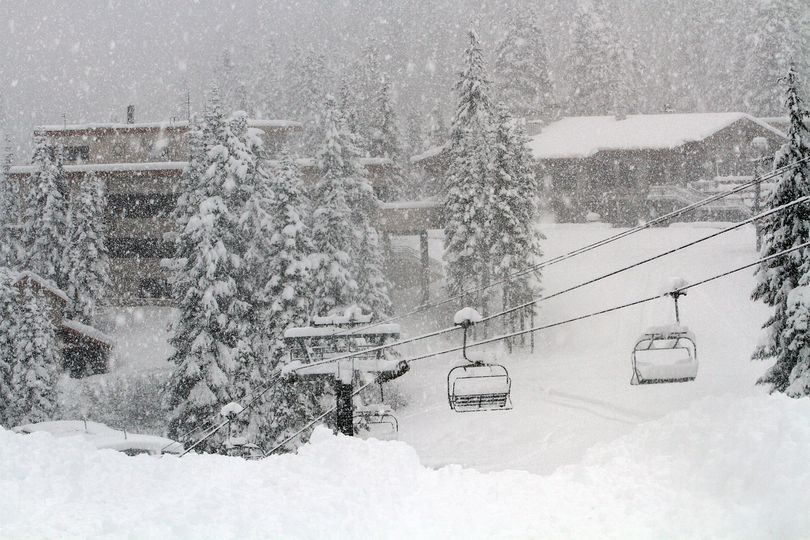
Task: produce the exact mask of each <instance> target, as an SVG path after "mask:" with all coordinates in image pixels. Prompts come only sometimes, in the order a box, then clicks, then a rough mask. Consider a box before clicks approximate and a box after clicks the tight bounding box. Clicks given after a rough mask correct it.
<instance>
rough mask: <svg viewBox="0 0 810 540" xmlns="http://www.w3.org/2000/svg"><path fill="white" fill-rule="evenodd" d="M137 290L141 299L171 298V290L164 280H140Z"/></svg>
mask: <svg viewBox="0 0 810 540" xmlns="http://www.w3.org/2000/svg"><path fill="white" fill-rule="evenodd" d="M138 288H139V293H140V294H139V295H140V296H141V298H171V296H172V290H171V288H170V286H169V282H168V281H167V280H165V279H157V278H147V279H142V280H141V283H140V286H139V287H138Z"/></svg>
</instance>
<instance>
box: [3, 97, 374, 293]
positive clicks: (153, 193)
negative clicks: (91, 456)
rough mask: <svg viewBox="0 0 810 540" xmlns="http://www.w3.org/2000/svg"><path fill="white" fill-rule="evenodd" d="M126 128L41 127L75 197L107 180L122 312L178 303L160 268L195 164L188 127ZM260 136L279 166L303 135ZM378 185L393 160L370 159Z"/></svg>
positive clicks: (274, 125)
mask: <svg viewBox="0 0 810 540" xmlns="http://www.w3.org/2000/svg"><path fill="white" fill-rule="evenodd" d="M127 120H128V122H127V123H125V124H122V123H104V124H76V125H71V124H66V125H53V126H39V127H37V128H36V129H35V132H34V133H35V135H42V136H44V137H45V138H46V139H47V140H48V141H49V142H50V143H51V144H53V145H54V146H59V147H61V148H62V155H63V156H64V160H65V165H64V170H65V175H66V178H67V186H66V188H67V189H68V191H69V192H75V191H77V190H78V187H79V185H80V183H81V182H82V180H83V179H84V178H85V177H86V176H87V175H88V174H90V173H93V174H95V175H96V176H98V177H99V178H101V179H102V180H103V181H104V183H105V186H106V190H107V198H108V200H107V216H106V220H107V247H108V249H109V252H110V259H111V260H110V266H111V273H112V284H113V286H112V291H110V292H109V293H108V294H107V301H108V302H110V303H111V304H117V305H140V304H146V305H161V304H163V305H166V304H169V303H170V297H171V291H170V290H169V286H168V281H167V276H166V273H165V270H164V269H163V268H162V267H161V264H160V261H161V259H163V258H166V257H170V256H172V254H173V249H172V245H171V243H170V242H169V241H167V240H166V234H167V233H171V232H172V231H173V229H174V224H173V221H172V219H171V211H172V209H173V208H174V206H175V204H176V201H177V197H178V195H179V193H178V185H179V182H178V180H179V178H180V176H181V175H182V172H183V169H184V168H185V166H186V164H187V162H186V161H185V160H186V159H188V140H187V136H186V135H187V133H188V131H189V124H188V122H185V121H171V122H147V123H136V122H135V121H134V110H133V109H132V108H129V109H128V111H127ZM248 125H249V126H250V127H253V128H256V129H259V130H260V131H261V133H262V138H263V139H264V143H265V151H266V153H267V157H268V158H270V159H271V160H272V158H273V157H275V156H277V155H278V154H279V153H280V151H281V149H282V148H283V147H284V146H286V145H287V144H288V143H289V142H290V141H291V140H293V138H294V137H296V136H297V135H299V134H300V133H301V131H302V125H301V124H300V123H298V122H293V121H290V120H254V119H251V120H248ZM361 163H362V165H363V166H364V167H365V168H366V171H367V172H368V174H369V177H370V180H371V183H372V185H373V186H379V185H382V184H383V182H382V180H383V178H384V176H385V175H386V174H387V171H388V170H389V167H390V160H388V159H387V158H373V157H371V158H363V159H362V160H361ZM298 164H299V166H300V167H301V171H302V176H303V177H304V181H305V182H308V183H314V182H315V181H316V179H317V178H318V168H317V164H316V162H315V160H313V159H300V160H298ZM32 171H33V167H32V166H15V167H11V169H10V174H9V176H10V178H11V180H12V181H20V182H21V183H24V182H25V180H26V179H27V177H28V175H30V173H31V172H32Z"/></svg>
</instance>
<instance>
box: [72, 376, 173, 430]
mask: <svg viewBox="0 0 810 540" xmlns="http://www.w3.org/2000/svg"><path fill="white" fill-rule="evenodd" d="M168 377H169V375H168V373H166V372H165V371H151V372H134V373H124V374H119V375H101V376H96V377H88V378H86V379H80V380H71V383H72V384H71V386H72V387H73V388H72V389H71V388H64V387H63V388H61V389H60V390H61V395H60V402H61V416H62V418H64V419H67V420H75V419H82V418H86V419H88V420H93V421H95V422H101V423H102V424H106V425H108V426H110V427H112V428H116V429H126V430H129V431H133V432H137V433H146V434H152V435H163V434H164V433H166V429H167V423H166V411H165V410H164V409H163V408H162V405H161V404H162V403H163V396H164V392H165V388H166V382H167V380H168Z"/></svg>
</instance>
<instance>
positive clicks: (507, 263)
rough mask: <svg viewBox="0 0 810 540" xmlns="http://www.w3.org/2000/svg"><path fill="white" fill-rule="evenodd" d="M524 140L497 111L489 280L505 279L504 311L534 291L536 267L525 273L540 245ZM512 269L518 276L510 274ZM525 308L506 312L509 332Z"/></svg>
mask: <svg viewBox="0 0 810 540" xmlns="http://www.w3.org/2000/svg"><path fill="white" fill-rule="evenodd" d="M527 141H528V139H527V137H526V136H525V133H524V132H523V128H522V125H521V124H520V123H519V122H518V121H515V120H513V119H512V117H511V116H510V115H509V113H508V112H507V111H506V110H505V109H501V111H500V113H499V115H498V121H497V127H496V130H495V144H494V150H493V154H494V155H493V160H492V163H493V166H492V178H493V194H492V200H493V205H494V212H495V213H496V215H497V216H498V218H497V219H495V220H493V222H492V224H493V228H492V231H491V236H492V247H491V254H492V257H493V267H494V270H493V273H494V276H495V278H496V279H499V280H505V279H508V282H507V283H506V284H505V285H504V286H503V298H502V299H503V308H504V309H506V308H508V307H510V306H514V305H518V304H522V303H526V302H528V301H530V300H531V299H533V298H536V297H537V296H538V295H539V293H540V286H539V281H540V273H539V271H534V272H531V271H527V268H529V267H531V266H534V265H535V264H537V262H538V260H539V259H540V257H541V256H542V254H543V253H542V250H541V248H540V241H541V240H542V239H543V236H542V234H541V233H540V232H538V230H537V228H536V226H537V221H538V217H539V216H538V209H539V200H538V194H539V193H540V186H539V185H538V182H537V179H536V177H535V175H534V172H533V171H532V170H531V155H530V153H529V150H528V148H527V146H526V143H527ZM524 272H525V273H524ZM518 273H521V274H520V275H519V276H517V277H510V276H514V275H515V274H518ZM528 312H530V311H529V310H526V311H521V312H517V313H514V314H512V315H511V316H509V317H508V318H507V319H506V325H507V328H506V329H509V330H513V329H514V327H515V322H519V323H520V324H521V328H522V327H523V325H524V322H525V321H524V318H525V315H526V313H528Z"/></svg>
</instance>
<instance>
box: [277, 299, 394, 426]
mask: <svg viewBox="0 0 810 540" xmlns="http://www.w3.org/2000/svg"><path fill="white" fill-rule="evenodd" d="M371 321H372V316H371V315H369V314H362V313H360V312H359V311H357V310H355V308H349V309H347V310H346V311H345V312H343V313H342V314H336V315H329V316H326V317H314V318H313V319H312V325H311V326H305V327H293V328H288V329H287V330H286V331H285V332H284V341H285V343H286V345H287V350H288V351H289V354H290V358H289V363H288V365H287V366H286V370H287V371H294V372H295V374H296V375H297V376H300V377H326V378H331V379H332V380H333V381H334V385H335V393H336V400H337V425H338V430H339V431H340V432H341V433H343V434H344V435H349V436H351V435H353V432H354V428H353V422H354V405H353V402H352V394H353V393H354V379H355V375H356V374H374V375H376V377H377V379H378V381H380V382H385V381H390V380H392V379H395V378H397V377H399V376H401V375H403V374H404V373H405V372H406V371H407V370H408V364H407V363H405V362H402V361H400V360H397V359H395V358H392V357H391V355H390V353H389V351H388V350H375V349H376V348H377V347H379V346H381V345H385V344H386V343H389V342H391V341H395V340H397V339H398V338H399V335H400V328H399V325H398V324H378V325H374V326H369V323H371ZM367 351H368V352H367ZM349 354H351V355H353V356H351V357H350V358H343V359H341V360H336V361H334V362H330V361H329V360H330V359H332V358H339V357H343V356H346V355H349Z"/></svg>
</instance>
